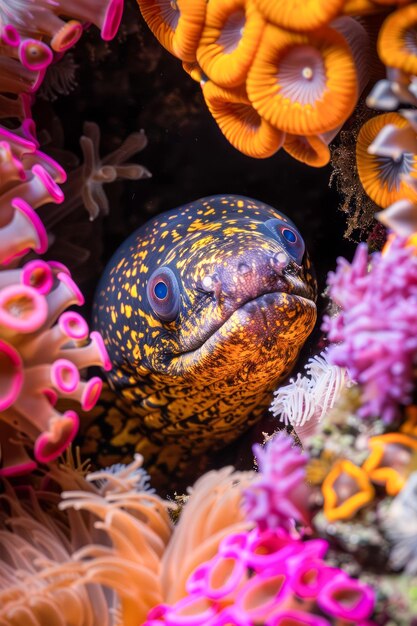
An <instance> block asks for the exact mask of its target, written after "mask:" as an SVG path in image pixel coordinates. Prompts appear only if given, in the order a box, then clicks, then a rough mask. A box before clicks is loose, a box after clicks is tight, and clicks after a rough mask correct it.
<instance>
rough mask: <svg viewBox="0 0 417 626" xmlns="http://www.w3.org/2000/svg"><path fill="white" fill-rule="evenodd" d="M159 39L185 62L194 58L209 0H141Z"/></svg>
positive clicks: (145, 17)
mask: <svg viewBox="0 0 417 626" xmlns="http://www.w3.org/2000/svg"><path fill="white" fill-rule="evenodd" d="M138 4H139V8H140V10H141V12H142V15H143V17H144V19H145V21H146V23H147V24H148V26H149V28H150V29H151V31H152V32H153V34H154V35H155V37H157V39H158V40H159V42H160V43H161V44H162V45H163V46H164V47H165V48H166V49H167V50H168V51H169V52H171V53H172V54H174V55H175V56H176V57H178V58H179V59H181V60H182V61H188V62H193V61H195V52H196V50H197V46H198V42H199V40H200V35H201V31H202V29H203V26H204V20H205V15H206V6H207V2H206V0H173V1H171V0H158V1H157V2H155V0H138Z"/></svg>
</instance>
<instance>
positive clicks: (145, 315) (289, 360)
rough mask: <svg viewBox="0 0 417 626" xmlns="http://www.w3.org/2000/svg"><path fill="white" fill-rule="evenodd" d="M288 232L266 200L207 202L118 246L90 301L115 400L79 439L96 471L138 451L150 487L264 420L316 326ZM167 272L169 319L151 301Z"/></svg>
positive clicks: (309, 289) (306, 276) (305, 275)
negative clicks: (172, 306) (172, 307)
mask: <svg viewBox="0 0 417 626" xmlns="http://www.w3.org/2000/svg"><path fill="white" fill-rule="evenodd" d="M287 226H288V228H289V229H290V230H292V231H293V232H296V233H298V231H296V228H295V227H294V225H293V224H292V222H291V221H290V220H288V218H286V217H285V216H284V215H283V214H280V213H278V212H277V211H276V210H274V209H273V208H272V207H270V206H268V205H265V204H263V203H262V202H259V201H257V200H252V199H250V198H246V197H243V196H234V195H229V196H213V197H207V198H202V199H200V200H197V201H195V202H192V203H190V204H187V205H185V206H183V207H180V208H178V209H175V210H173V211H170V212H167V213H164V214H162V215H160V216H158V217H156V218H155V219H153V220H151V221H150V222H148V223H147V224H145V225H144V226H143V227H142V228H140V229H139V230H138V231H136V232H135V233H134V234H133V235H132V236H131V237H130V238H129V239H128V240H127V241H126V242H125V243H124V244H123V245H122V246H121V247H120V248H119V250H118V251H117V252H116V254H115V255H114V257H113V259H112V260H111V261H110V263H109V265H108V267H107V269H106V270H105V272H104V275H103V278H102V280H101V283H100V285H99V289H98V293H97V296H96V303H95V326H96V328H97V329H98V330H99V331H100V332H101V333H102V335H103V338H104V341H105V344H106V347H107V349H108V352H109V355H110V358H111V359H112V362H113V365H114V367H113V370H112V371H111V372H110V373H109V384H110V387H111V389H112V390H113V391H115V392H116V400H114V399H113V400H112V399H109V400H108V402H107V406H106V405H105V406H104V408H102V409H101V413H100V414H99V415H98V416H96V418H95V419H94V421H93V422H91V423H90V425H89V427H88V428H87V430H86V432H85V433H84V449H85V452H86V453H87V454H88V455H89V456H92V457H93V458H94V460H95V461H96V462H97V463H98V464H100V465H109V464H111V463H114V462H116V461H119V462H120V461H121V462H126V461H128V460H129V459H130V458H131V457H132V455H133V454H134V453H135V452H139V453H141V454H143V455H144V457H145V463H146V465H147V466H148V469H149V471H150V472H151V474H152V475H153V476H154V478H155V480H156V481H158V480H163V478H164V477H166V476H170V475H171V476H173V475H177V476H178V475H180V474H181V473H184V472H187V471H189V468H190V466H193V468H194V470H196V468H197V467H198V466H199V464H202V460H203V459H204V457H205V456H206V455H207V454H210V453H211V452H212V451H213V450H215V449H218V448H221V447H222V446H224V445H226V444H227V443H229V442H231V441H232V440H234V439H236V438H237V437H238V436H239V435H240V434H241V433H243V432H244V431H245V430H247V429H248V428H249V427H250V426H251V425H252V424H253V423H254V422H256V421H257V420H258V419H259V418H260V417H261V416H262V414H263V413H264V412H265V409H266V407H267V406H268V404H269V403H270V400H271V392H272V391H273V390H274V389H275V388H276V387H277V384H278V383H279V381H280V380H282V379H283V378H284V377H286V376H287V375H288V373H289V372H290V370H291V368H292V367H293V365H294V363H295V361H296V359H297V356H298V354H299V351H300V349H301V347H302V345H303V343H304V341H305V339H306V338H307V337H308V335H309V333H310V332H311V330H312V328H313V326H314V323H315V319H316V307H315V304H314V301H315V297H316V286H315V280H314V278H313V275H312V269H311V266H310V261H309V259H308V256H307V254H304V255H303V256H302V259H301V258H298V259H295V258H294V257H293V256H292V255H293V254H294V251H293V248H292V246H294V245H295V244H293V243H292V242H286V240H285V239H283V235H282V233H284V235H286V236H290V237H294V235H288V232H287V231H288V228H287ZM277 233H278V234H277ZM296 236H297V241H298V243H297V245H298V246H301V245H304V244H302V239H301V236H300V235H299V233H298V234H297V235H296ZM300 242H301V243H300ZM302 249H303V248H302ZM161 268H162V270H161ZM165 268H169V271H170V272H172V274H173V275H174V277H175V278H174V282H175V285H177V292H176V295H175V293H174V292H172V293H173V294H174V295H173V296H172V298H171V300H172V302H174V303H176V304H177V309H178V310H177V312H176V314H175V317H174V319H168V320H166V319H165V320H164V319H161V318H160V317H159V315H158V314H157V313H156V312H155V309H154V308H153V305H152V303H153V302H154V300H155V298H156V296H155V295H154V294H151V296H149V295H148V292H147V290H148V291H149V289H151V288H153V287H152V285H153V284H154V282H155V281H154V282H152V281H153V278H152V276H153V275H154V273H155V272H156V273H157V274H158V271H159V270H160V271H162V272H164V271H165ZM207 277H209V278H207ZM170 293H171V292H170ZM171 295H172V294H171ZM171 300H169V302H171ZM158 311H159V309H158Z"/></svg>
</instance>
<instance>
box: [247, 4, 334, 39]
mask: <svg viewBox="0 0 417 626" xmlns="http://www.w3.org/2000/svg"><path fill="white" fill-rule="evenodd" d="M255 1H256V5H257V6H258V8H259V10H260V11H261V12H262V13H263V15H264V16H265V18H266V19H267V20H268V21H270V22H273V23H274V24H276V25H277V26H281V28H288V30H295V31H307V30H315V29H316V28H320V26H324V25H325V24H327V23H328V22H329V21H330V20H332V19H333V18H334V17H336V16H337V15H338V13H339V11H340V10H341V8H342V7H343V5H344V3H345V0H255Z"/></svg>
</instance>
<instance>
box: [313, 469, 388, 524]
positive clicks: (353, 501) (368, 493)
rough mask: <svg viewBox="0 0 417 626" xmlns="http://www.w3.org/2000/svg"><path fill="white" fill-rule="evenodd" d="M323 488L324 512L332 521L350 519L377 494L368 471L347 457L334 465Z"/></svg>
mask: <svg viewBox="0 0 417 626" xmlns="http://www.w3.org/2000/svg"><path fill="white" fill-rule="evenodd" d="M321 488H322V493H323V496H324V513H325V515H326V517H327V519H328V520H329V521H331V522H334V521H336V520H341V519H350V518H351V517H353V516H354V515H355V513H356V512H357V511H358V510H359V509H361V508H362V507H363V506H365V505H366V504H368V502H370V501H371V500H372V499H373V497H374V495H375V491H374V488H373V486H372V485H371V483H370V482H369V478H368V476H367V474H366V472H365V471H364V470H363V469H362V468H360V467H358V466H357V465H354V464H353V463H352V462H351V461H348V460H347V459H341V460H339V461H337V462H336V463H335V464H334V465H333V467H332V469H331V470H330V472H329V473H328V475H327V476H326V478H325V479H324V481H323V484H322V487H321Z"/></svg>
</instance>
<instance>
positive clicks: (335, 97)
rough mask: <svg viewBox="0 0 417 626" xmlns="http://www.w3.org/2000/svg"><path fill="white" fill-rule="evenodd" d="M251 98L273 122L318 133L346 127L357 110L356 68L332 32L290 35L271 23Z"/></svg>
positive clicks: (251, 79)
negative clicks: (346, 123) (342, 125)
mask: <svg viewBox="0 0 417 626" xmlns="http://www.w3.org/2000/svg"><path fill="white" fill-rule="evenodd" d="M247 90H248V96H249V99H250V100H251V102H252V104H253V106H254V107H255V109H256V110H257V111H258V113H259V114H260V115H261V116H262V117H263V118H265V119H266V120H267V121H268V122H269V123H270V124H272V125H273V126H275V127H276V128H279V129H281V130H283V131H285V132H288V133H292V134H296V135H314V134H319V133H323V132H326V131H328V130H332V129H334V128H336V127H337V126H338V125H339V124H342V123H343V122H344V121H345V120H346V118H347V117H348V116H349V115H350V113H351V112H352V110H353V108H354V106H355V100H356V93H357V79H356V70H355V64H354V61H353V58H352V54H351V52H350V49H349V46H348V44H347V43H346V41H345V39H344V37H343V36H342V35H340V34H339V33H338V32H336V30H334V29H332V28H327V27H325V28H322V29H320V30H317V31H315V32H314V33H311V34H306V35H304V34H303V35H302V34H298V33H290V32H288V31H285V30H282V29H281V28H279V27H278V26H273V25H272V24H267V26H266V27H265V30H264V34H263V37H262V41H261V43H260V45H259V48H258V51H257V53H256V56H255V60H254V62H253V64H252V66H251V68H250V70H249V74H248V79H247Z"/></svg>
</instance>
